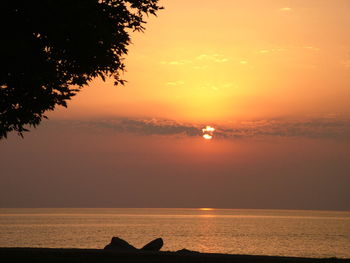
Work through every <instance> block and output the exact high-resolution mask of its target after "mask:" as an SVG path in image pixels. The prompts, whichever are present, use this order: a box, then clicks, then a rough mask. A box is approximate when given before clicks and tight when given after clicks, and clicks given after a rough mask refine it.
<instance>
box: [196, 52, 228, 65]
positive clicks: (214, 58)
mask: <svg viewBox="0 0 350 263" xmlns="http://www.w3.org/2000/svg"><path fill="white" fill-rule="evenodd" d="M196 59H197V60H205V61H211V62H215V63H224V62H227V61H229V59H228V58H226V57H224V56H223V55H220V54H201V55H199V56H197V57H196Z"/></svg>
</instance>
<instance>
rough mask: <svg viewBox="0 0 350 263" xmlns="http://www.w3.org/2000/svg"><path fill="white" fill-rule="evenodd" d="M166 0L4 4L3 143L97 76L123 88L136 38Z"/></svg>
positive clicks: (10, 0)
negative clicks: (132, 39) (125, 59)
mask: <svg viewBox="0 0 350 263" xmlns="http://www.w3.org/2000/svg"><path fill="white" fill-rule="evenodd" d="M159 9H161V7H160V6H159V4H158V0H2V1H0V10H1V14H0V30H1V31H0V32H1V41H0V58H1V60H0V69H1V70H0V138H4V137H5V138H6V136H7V133H8V132H10V131H17V132H18V134H19V135H21V136H23V134H22V133H23V132H24V131H27V129H26V128H25V127H28V126H29V127H30V126H32V127H35V126H36V125H38V124H39V123H40V122H41V120H42V118H46V116H45V115H44V113H45V111H47V110H53V109H54V108H55V106H56V105H62V106H65V107H66V106H67V100H69V99H70V98H71V97H72V96H74V95H75V94H76V93H77V92H78V91H79V89H80V88H81V87H83V86H84V85H86V84H87V83H88V82H89V81H90V80H92V79H93V78H95V77H98V76H99V77H101V78H102V79H103V80H104V79H105V78H106V77H111V76H114V78H115V84H118V83H120V84H123V83H124V81H123V80H122V79H121V78H120V73H121V71H123V69H124V64H123V60H122V58H123V55H125V54H126V53H127V46H128V44H129V43H130V36H129V33H130V32H131V31H142V30H143V29H144V27H143V25H144V23H145V21H144V17H145V16H147V15H149V14H153V15H155V14H156V11H157V10H159Z"/></svg>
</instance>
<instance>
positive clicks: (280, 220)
mask: <svg viewBox="0 0 350 263" xmlns="http://www.w3.org/2000/svg"><path fill="white" fill-rule="evenodd" d="M113 236H117V237H120V238H122V239H124V240H126V241H128V242H129V243H130V244H132V245H134V246H135V247H138V248H141V247H142V246H144V245H145V244H146V243H148V242H150V241H151V240H153V239H155V238H158V237H161V238H163V240H164V246H163V248H162V250H164V251H176V250H180V249H183V248H186V249H189V250H194V251H199V252H210V253H229V254H249V255H272V256H295V257H313V258H323V257H338V258H350V211H299V210H298V211H297V210H245V209H211V208H194V209H187V208H186V209H180V208H35V209H27V208H26V209H24V208H21V209H17V208H12V209H7V208H6V209H5V208H1V209H0V247H48V248H98V249H100V248H103V247H104V246H105V245H107V244H108V243H109V242H110V240H111V238H112V237H113Z"/></svg>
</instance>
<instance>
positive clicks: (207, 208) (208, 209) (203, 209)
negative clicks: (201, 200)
mask: <svg viewBox="0 0 350 263" xmlns="http://www.w3.org/2000/svg"><path fill="white" fill-rule="evenodd" d="M199 210H201V211H212V210H214V208H209V207H202V208H199Z"/></svg>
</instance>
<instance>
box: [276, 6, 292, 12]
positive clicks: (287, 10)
mask: <svg viewBox="0 0 350 263" xmlns="http://www.w3.org/2000/svg"><path fill="white" fill-rule="evenodd" d="M279 10H280V11H282V12H290V11H292V10H293V9H292V8H290V7H282V8H280V9H279Z"/></svg>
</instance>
